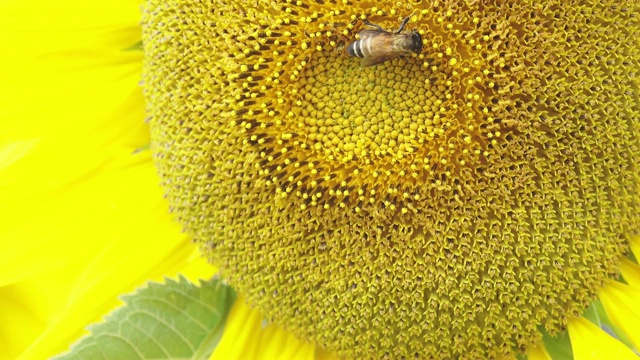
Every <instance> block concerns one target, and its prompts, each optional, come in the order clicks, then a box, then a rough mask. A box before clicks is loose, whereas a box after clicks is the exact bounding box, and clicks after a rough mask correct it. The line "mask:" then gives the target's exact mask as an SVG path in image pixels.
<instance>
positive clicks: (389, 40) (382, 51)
mask: <svg viewBox="0 0 640 360" xmlns="http://www.w3.org/2000/svg"><path fill="white" fill-rule="evenodd" d="M372 31H374V32H376V34H375V36H374V37H372V38H371V39H370V40H369V46H370V47H371V49H374V51H373V52H371V54H370V55H369V56H366V57H364V58H362V59H361V60H360V66H362V67H368V66H373V65H377V64H381V63H383V62H385V61H387V60H391V59H393V58H394V57H396V56H398V55H401V54H403V53H404V51H402V49H401V48H399V47H397V46H395V45H394V42H393V39H394V36H393V35H391V34H389V33H386V32H384V33H383V32H380V31H375V30H372Z"/></svg>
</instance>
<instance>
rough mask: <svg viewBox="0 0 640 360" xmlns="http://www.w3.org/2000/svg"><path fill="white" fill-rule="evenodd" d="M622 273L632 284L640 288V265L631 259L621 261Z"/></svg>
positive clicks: (625, 279)
mask: <svg viewBox="0 0 640 360" xmlns="http://www.w3.org/2000/svg"><path fill="white" fill-rule="evenodd" d="M620 273H621V274H622V277H623V278H624V281H626V282H627V283H628V284H629V285H630V286H632V287H634V288H635V289H640V266H638V264H636V263H634V262H633V261H631V260H629V259H622V261H621V262H620Z"/></svg>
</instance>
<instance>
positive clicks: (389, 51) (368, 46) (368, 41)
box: [347, 16, 422, 67]
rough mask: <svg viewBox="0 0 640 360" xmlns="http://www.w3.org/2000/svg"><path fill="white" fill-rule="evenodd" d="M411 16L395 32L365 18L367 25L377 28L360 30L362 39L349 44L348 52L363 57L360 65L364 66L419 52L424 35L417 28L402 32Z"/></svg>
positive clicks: (350, 54)
mask: <svg viewBox="0 0 640 360" xmlns="http://www.w3.org/2000/svg"><path fill="white" fill-rule="evenodd" d="M410 18H411V16H409V17H407V18H405V19H404V20H402V24H400V28H399V29H398V31H396V32H394V33H391V32H388V31H386V30H385V29H383V28H381V27H380V26H378V25H374V24H372V23H370V22H369V21H367V20H365V21H364V23H365V25H367V26H371V27H374V28H375V30H374V29H366V30H362V31H360V32H359V33H358V35H359V36H360V39H359V40H356V41H354V42H352V43H351V44H349V46H348V47H347V54H349V56H357V57H359V58H360V59H362V60H360V65H361V66H363V67H367V66H373V65H377V64H380V63H383V62H385V61H387V60H391V59H393V58H395V57H398V56H400V55H404V54H409V53H412V52H413V53H416V54H419V53H420V51H422V37H421V36H420V34H419V33H418V32H417V31H415V30H412V31H411V32H407V33H402V30H404V27H405V25H407V22H409V19H410Z"/></svg>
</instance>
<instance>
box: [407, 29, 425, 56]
mask: <svg viewBox="0 0 640 360" xmlns="http://www.w3.org/2000/svg"><path fill="white" fill-rule="evenodd" d="M409 39H410V41H411V43H410V45H409V48H410V49H411V51H413V52H414V53H416V54H419V53H420V52H421V51H422V36H420V34H419V33H418V32H417V31H416V30H413V31H412V32H410V33H409Z"/></svg>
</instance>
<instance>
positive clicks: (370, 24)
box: [364, 20, 387, 32]
mask: <svg viewBox="0 0 640 360" xmlns="http://www.w3.org/2000/svg"><path fill="white" fill-rule="evenodd" d="M364 24H365V25H367V26H372V27H374V28H376V29H378V30H380V31H384V32H387V31H386V30H385V29H383V28H381V27H380V25H376V24H372V23H370V22H369V20H365V21H364Z"/></svg>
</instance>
